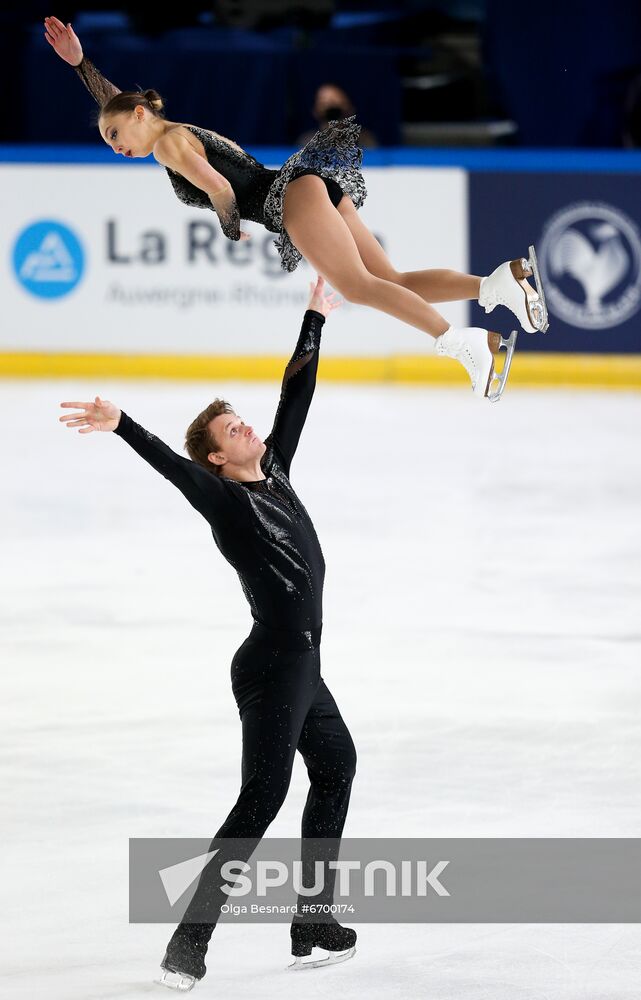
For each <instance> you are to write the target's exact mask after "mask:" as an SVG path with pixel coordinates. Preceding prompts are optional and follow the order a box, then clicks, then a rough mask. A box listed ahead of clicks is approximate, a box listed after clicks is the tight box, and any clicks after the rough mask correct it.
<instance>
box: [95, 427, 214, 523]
mask: <svg viewBox="0 0 641 1000" xmlns="http://www.w3.org/2000/svg"><path fill="white" fill-rule="evenodd" d="M113 433H114V434H117V435H118V437H121V438H122V439H123V440H124V441H126V442H127V444H128V445H130V446H131V447H132V448H133V449H134V451H136V452H137V453H138V454H139V455H140V456H141V458H144V459H145V461H146V462H149V464H150V465H151V466H152V467H153V468H154V469H156V471H157V472H160V473H161V474H162V475H163V476H164V477H165V479H168V480H169V481H170V482H171V483H173V484H174V486H177V487H178V489H179V490H180V492H181V493H182V494H183V495H184V496H185V497H186V498H187V500H189V503H190V504H191V505H192V507H194V508H195V509H196V510H197V511H198V512H199V513H200V514H202V515H203V517H204V518H206V519H207V521H209V523H210V524H212V525H213V524H214V521H215V520H216V519H218V518H219V517H220V516H221V515H223V514H225V513H231V510H232V505H233V498H232V496H231V494H230V493H228V491H227V490H226V489H225V486H224V484H223V483H222V482H221V481H220V479H219V477H218V476H217V475H216V473H215V472H213V473H212V472H208V471H207V470H206V469H204V468H202V466H200V465H198V464H197V463H196V462H192V461H191V459H188V458H184V457H183V456H182V455H179V454H177V452H175V451H173V450H172V449H171V448H170V447H169V446H168V445H166V444H165V442H164V441H161V440H160V438H158V437H156V435H155V434H152V433H151V431H148V430H146V429H145V428H144V427H141V425H140V424H137V423H136V421H135V420H132V419H131V417H130V416H128V415H127V414H126V413H125V412H124V410H121V412H120V421H119V423H118V426H117V427H116V429H115V430H114V432H113Z"/></svg>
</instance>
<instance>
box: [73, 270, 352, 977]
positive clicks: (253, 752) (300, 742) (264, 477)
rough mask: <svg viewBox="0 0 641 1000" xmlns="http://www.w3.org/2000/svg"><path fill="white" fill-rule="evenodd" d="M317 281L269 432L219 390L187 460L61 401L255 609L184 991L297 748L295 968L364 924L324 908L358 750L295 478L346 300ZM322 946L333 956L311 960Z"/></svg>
mask: <svg viewBox="0 0 641 1000" xmlns="http://www.w3.org/2000/svg"><path fill="white" fill-rule="evenodd" d="M311 286H312V294H311V298H310V301H309V306H308V309H307V311H306V312H305V315H304V318H303V323H302V327H301V331H300V335H299V338H298V343H297V344H296V347H295V349H294V353H293V355H292V357H291V359H290V361H289V363H288V365H287V368H286V370H285V375H284V378H283V384H282V389H281V395H280V401H279V404H278V408H277V411H276V417H275V420H274V424H273V427H272V431H271V434H270V435H269V437H268V438H267V439H266V440H265V441H261V440H260V438H259V437H258V436H257V435H256V434H255V433H254V429H253V427H251V426H249V425H248V424H246V423H245V422H244V421H243V420H241V418H240V417H239V416H238V415H237V414H236V413H234V411H233V410H232V408H231V406H230V405H229V403H227V402H226V401H225V400H221V399H216V400H214V402H213V403H211V404H210V405H209V406H208V407H207V408H206V409H205V410H203V412H202V413H201V414H199V416H198V417H196V419H195V420H194V421H193V422H192V424H191V425H190V427H189V428H188V430H187V434H186V445H185V446H186V448H187V451H188V452H189V454H190V456H191V461H190V459H187V458H184V457H182V456H181V455H178V454H176V452H174V451H173V450H172V449H171V448H169V447H168V446H167V445H166V444H164V442H162V441H161V440H159V438H157V437H156V436H155V435H153V434H151V433H150V432H149V431H147V430H145V429H144V428H143V427H141V426H140V425H139V424H137V423H136V422H135V421H134V420H132V418H131V417H130V416H128V415H127V414H126V413H124V412H123V411H122V410H120V409H118V407H117V406H115V405H114V404H113V403H110V402H108V401H107V400H101V399H100V398H99V397H96V400H95V402H94V403H89V402H87V403H74V402H64V403H61V406H63V407H76V408H81V411H82V412H78V411H76V412H75V413H69V414H65V415H63V416H61V417H60V420H61V421H63V422H65V423H66V425H67V427H71V428H74V427H75V428H77V429H78V431H79V433H80V434H87V433H90V432H92V431H113V432H114V433H115V434H117V435H118V436H119V437H121V438H122V439H123V440H124V441H126V442H127V444H128V445H130V446H131V447H132V448H133V449H134V451H136V452H137V453H138V454H139V455H140V456H141V457H142V458H144V459H145V460H146V461H147V462H149V464H150V465H151V466H152V467H153V468H154V469H156V470H157V471H158V472H160V473H161V474H162V475H163V476H164V477H165V478H166V479H168V480H169V481H170V482H172V483H173V484H174V485H175V486H177V487H178V489H179V490H180V491H181V492H182V493H183V494H184V496H185V497H186V499H187V500H188V501H189V503H190V504H191V505H192V506H193V507H195V509H196V510H197V511H198V512H199V513H200V514H202V515H203V517H204V518H205V519H206V520H207V521H208V523H209V525H210V527H211V530H212V534H213V536H214V540H215V542H216V544H217V546H218V548H219V549H220V550H221V552H222V554H223V555H224V556H225V558H226V559H227V560H228V561H229V562H230V563H231V564H232V566H233V567H234V569H235V570H236V571H237V573H238V575H239V578H240V582H241V586H242V588H243V591H244V593H245V596H246V597H247V599H248V601H249V606H250V608H251V613H252V617H253V619H254V624H253V627H252V629H251V632H250V634H249V636H248V637H247V638H246V639H245V641H244V642H243V644H242V645H241V646H240V648H239V649H238V650H237V651H236V653H235V655H234V657H233V660H232V664H231V681H232V690H233V692H234V697H235V699H236V703H237V705H238V710H239V714H240V717H241V723H242V734H243V749H242V772H241V774H242V785H241V789H240V792H239V795H238V798H237V800H236V803H235V804H234V806H233V808H232V810H231V812H230V813H229V815H228V816H227V818H226V820H225V821H224V823H223V825H222V826H221V827H220V829H219V830H218V832H217V834H216V835H215V839H214V840H213V841H212V843H211V845H210V847H209V850H210V851H214V850H217V851H218V853H217V854H216V856H215V858H213V859H212V861H210V862H209V864H208V865H207V866H206V867H205V869H204V870H203V873H202V875H201V878H200V881H199V883H198V887H197V889H196V892H195V895H194V897H193V898H192V900H191V901H190V903H189V906H188V907H187V910H186V911H185V914H184V916H183V919H182V921H181V923H180V924H179V925H178V927H177V928H176V930H175V932H174V934H173V936H172V938H171V940H170V941H169V944H168V945H167V950H166V952H165V955H164V958H163V959H162V962H161V967H162V970H163V972H162V976H161V979H160V982H161V983H162V984H163V985H166V986H168V987H170V988H172V989H177V990H188V989H191V988H192V987H193V986H194V984H195V982H196V980H197V979H202V978H203V976H204V975H205V973H206V971H207V970H206V966H205V961H204V959H205V954H206V951H207V944H208V942H209V939H210V937H211V935H212V932H213V930H214V927H215V925H216V921H217V919H218V916H219V915H220V907H221V906H222V905H223V903H225V902H227V895H226V894H225V893H224V892H223V890H222V889H221V888H220V884H225V882H226V879H225V877H224V876H222V875H221V873H220V868H221V866H222V864H223V863H224V862H225V861H230V860H236V859H240V860H244V861H247V860H248V859H249V857H250V855H251V854H252V853H253V851H254V849H255V847H256V845H257V844H258V842H259V841H260V839H261V838H262V836H263V835H264V834H265V831H266V830H267V828H268V826H269V825H270V823H271V822H272V820H273V819H274V818H275V816H276V814H277V813H278V811H279V809H280V807H281V805H282V803H283V801H284V799H285V796H286V794H287V789H288V786H289V783H290V779H291V773H292V766H293V763H294V756H295V753H296V750H297V749H298V750H299V751H300V753H301V754H302V756H303V759H304V761H305V765H306V767H307V771H308V774H309V779H310V785H311V787H310V790H309V794H308V797H307V802H306V804H305V809H304V812H303V819H302V838H303V840H302V872H303V884H304V885H305V886H308V887H310V886H313V885H314V884H315V879H314V877H310V873H313V872H314V870H315V862H316V861H317V860H318V854H320V855H321V856H322V862H323V864H324V866H325V876H324V879H325V880H324V885H323V889H322V892H321V893H320V894H319V895H318V896H313V897H309V898H306V897H305V896H303V897H301V898H300V899H299V900H298V903H299V904H302V903H305V902H306V903H307V904H310V903H315V904H317V909H316V910H315V911H313V915H312V916H307V917H301V916H300V914H301V912H302V911H301V909H300V906H299V913H298V914H297V915H296V916H295V917H294V920H293V922H292V925H291V927H290V936H291V951H292V954H293V955H294V956H296V960H295V962H294V963H293V965H291V966H290V968H292V969H296V968H304V967H305V966H308V965H314V966H316V965H319V964H324V965H328V964H331V963H332V961H334V962H335V961H343V960H345V959H347V958H351V957H352V955H353V954H354V951H355V948H354V944H355V941H356V932H355V931H354V930H353V929H352V928H350V927H342V926H341V925H340V924H339V923H337V921H336V920H334V918H333V917H331V916H329V915H328V914H327V913H326V912H324V911H323V910H322V909H320V910H319V909H318V906H321V907H323V906H329V905H331V903H332V900H333V893H334V882H335V876H336V872H335V870H333V869H330V867H329V862H331V861H336V860H337V858H338V853H339V847H340V837H341V835H342V831H343V825H344V823H345V816H346V813H347V806H348V803H349V798H350V792H351V786H352V779H353V777H354V774H355V770H356V750H355V747H354V743H353V741H352V737H351V736H350V733H349V730H348V728H347V726H346V725H345V722H344V721H343V719H342V717H341V714H340V712H339V710H338V707H337V705H336V702H335V701H334V699H333V697H332V695H331V693H330V691H329V689H328V688H327V686H326V685H325V681H324V680H323V678H322V676H321V673H320V640H321V629H322V593H323V580H324V576H325V561H324V559H323V553H322V551H321V547H320V544H319V541H318V538H317V536H316V531H315V530H314V525H313V524H312V521H311V519H310V516H309V514H308V513H307V511H306V510H305V508H304V507H303V504H302V503H301V501H300V500H299V498H298V496H297V495H296V493H295V492H294V490H293V489H292V486H291V484H290V481H289V470H290V465H291V462H292V459H293V457H294V453H295V451H296V448H297V446H298V441H299V438H300V435H301V432H302V430H303V426H304V424H305V420H306V417H307V412H308V410H309V406H310V403H311V400H312V396H313V394H314V388H315V384H316V370H317V368H318V354H319V348H320V337H321V330H322V326H323V324H324V322H325V317H326V316H328V315H329V313H330V312H331V310H332V309H334V308H335V307H336V306H338V305H340V300H335V298H334V296H335V293H332V295H325V293H324V281H323V279H322V278H321V277H320V276H319V277H318V281H317V282H313V281H312V282H311ZM319 838H323V844H322V845H320V846H319V843H318V841H319ZM314 839H315V841H316V842H315V844H314ZM324 845H326V846H324ZM310 913H312V910H311V908H310ZM203 914H204V915H203ZM315 945H317V946H319V947H322V948H325V949H326V950H327V951H329V952H330V955H328V957H327V958H325V959H320V960H313V961H310V962H302V961H301V956H305V955H310V954H311V951H312V947H313V946H315ZM332 953H333V954H332Z"/></svg>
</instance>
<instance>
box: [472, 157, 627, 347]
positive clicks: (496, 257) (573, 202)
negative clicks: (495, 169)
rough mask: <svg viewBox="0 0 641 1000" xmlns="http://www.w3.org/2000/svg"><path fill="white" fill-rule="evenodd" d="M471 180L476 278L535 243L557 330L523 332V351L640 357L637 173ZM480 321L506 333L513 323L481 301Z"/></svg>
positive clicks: (476, 316) (477, 176)
mask: <svg viewBox="0 0 641 1000" xmlns="http://www.w3.org/2000/svg"><path fill="white" fill-rule="evenodd" d="M469 183H470V269H471V271H472V272H473V273H475V274H489V273H490V272H491V271H492V270H493V269H494V267H496V266H497V265H498V264H499V263H500V262H501V261H504V260H506V259H508V258H514V257H518V256H527V253H528V246H529V245H530V244H532V243H533V244H535V246H536V252H537V257H538V262H539V267H540V270H541V277H542V279H543V282H544V287H545V292H546V299H547V305H548V309H549V313H550V327H549V330H548V331H547V333H537V334H528V333H523V334H522V335H521V336H520V337H519V343H518V346H519V351H527V350H529V351H555V352H556V351H558V352H574V351H578V352H581V353H594V354H609V353H616V354H624V353H641V200H640V199H639V178H638V175H636V174H621V173H619V174H612V173H602V174H599V173H587V172H584V173H539V174H536V173H511V172H510V173H504V172H502V173H482V172H479V173H471V174H470V177H469ZM471 322H472V323H473V325H475V326H492V328H496V329H497V330H499V332H501V333H505V331H507V330H509V328H510V323H511V319H510V315H509V314H508V313H507V312H506V311H505V310H504V309H502V308H497V309H496V310H495V311H493V312H492V314H491V315H490V316H487V315H486V313H485V311H484V310H483V309H481V308H480V307H479V306H478V305H477V304H476V303H473V304H472V305H471ZM512 325H514V324H513V323H512Z"/></svg>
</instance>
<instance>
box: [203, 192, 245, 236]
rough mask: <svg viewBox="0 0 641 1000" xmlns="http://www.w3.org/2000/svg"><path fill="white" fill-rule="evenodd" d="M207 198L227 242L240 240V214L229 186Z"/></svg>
mask: <svg viewBox="0 0 641 1000" xmlns="http://www.w3.org/2000/svg"><path fill="white" fill-rule="evenodd" d="M209 198H210V200H211V203H212V205H213V206H214V211H215V212H216V215H217V216H218V219H219V221H220V228H221V229H222V231H223V233H224V234H225V236H226V237H227V239H228V240H239V239H240V212H239V210H238V202H237V201H236V195H235V194H234V189H233V187H232V186H231V184H230V185H229V186H228V187H226V188H223V190H222V191H220V192H218V193H216V194H210V195H209Z"/></svg>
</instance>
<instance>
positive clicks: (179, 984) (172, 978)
mask: <svg viewBox="0 0 641 1000" xmlns="http://www.w3.org/2000/svg"><path fill="white" fill-rule="evenodd" d="M161 973H162V975H161V976H160V979H154V982H155V983H157V984H158V986H166V987H167V989H169V990H176V991H178V992H179V993H187V992H188V991H189V990H193V988H194V986H195V985H196V982H197V980H196V978H195V977H194V976H190V975H189V974H188V973H186V972H174V971H173V969H161Z"/></svg>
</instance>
